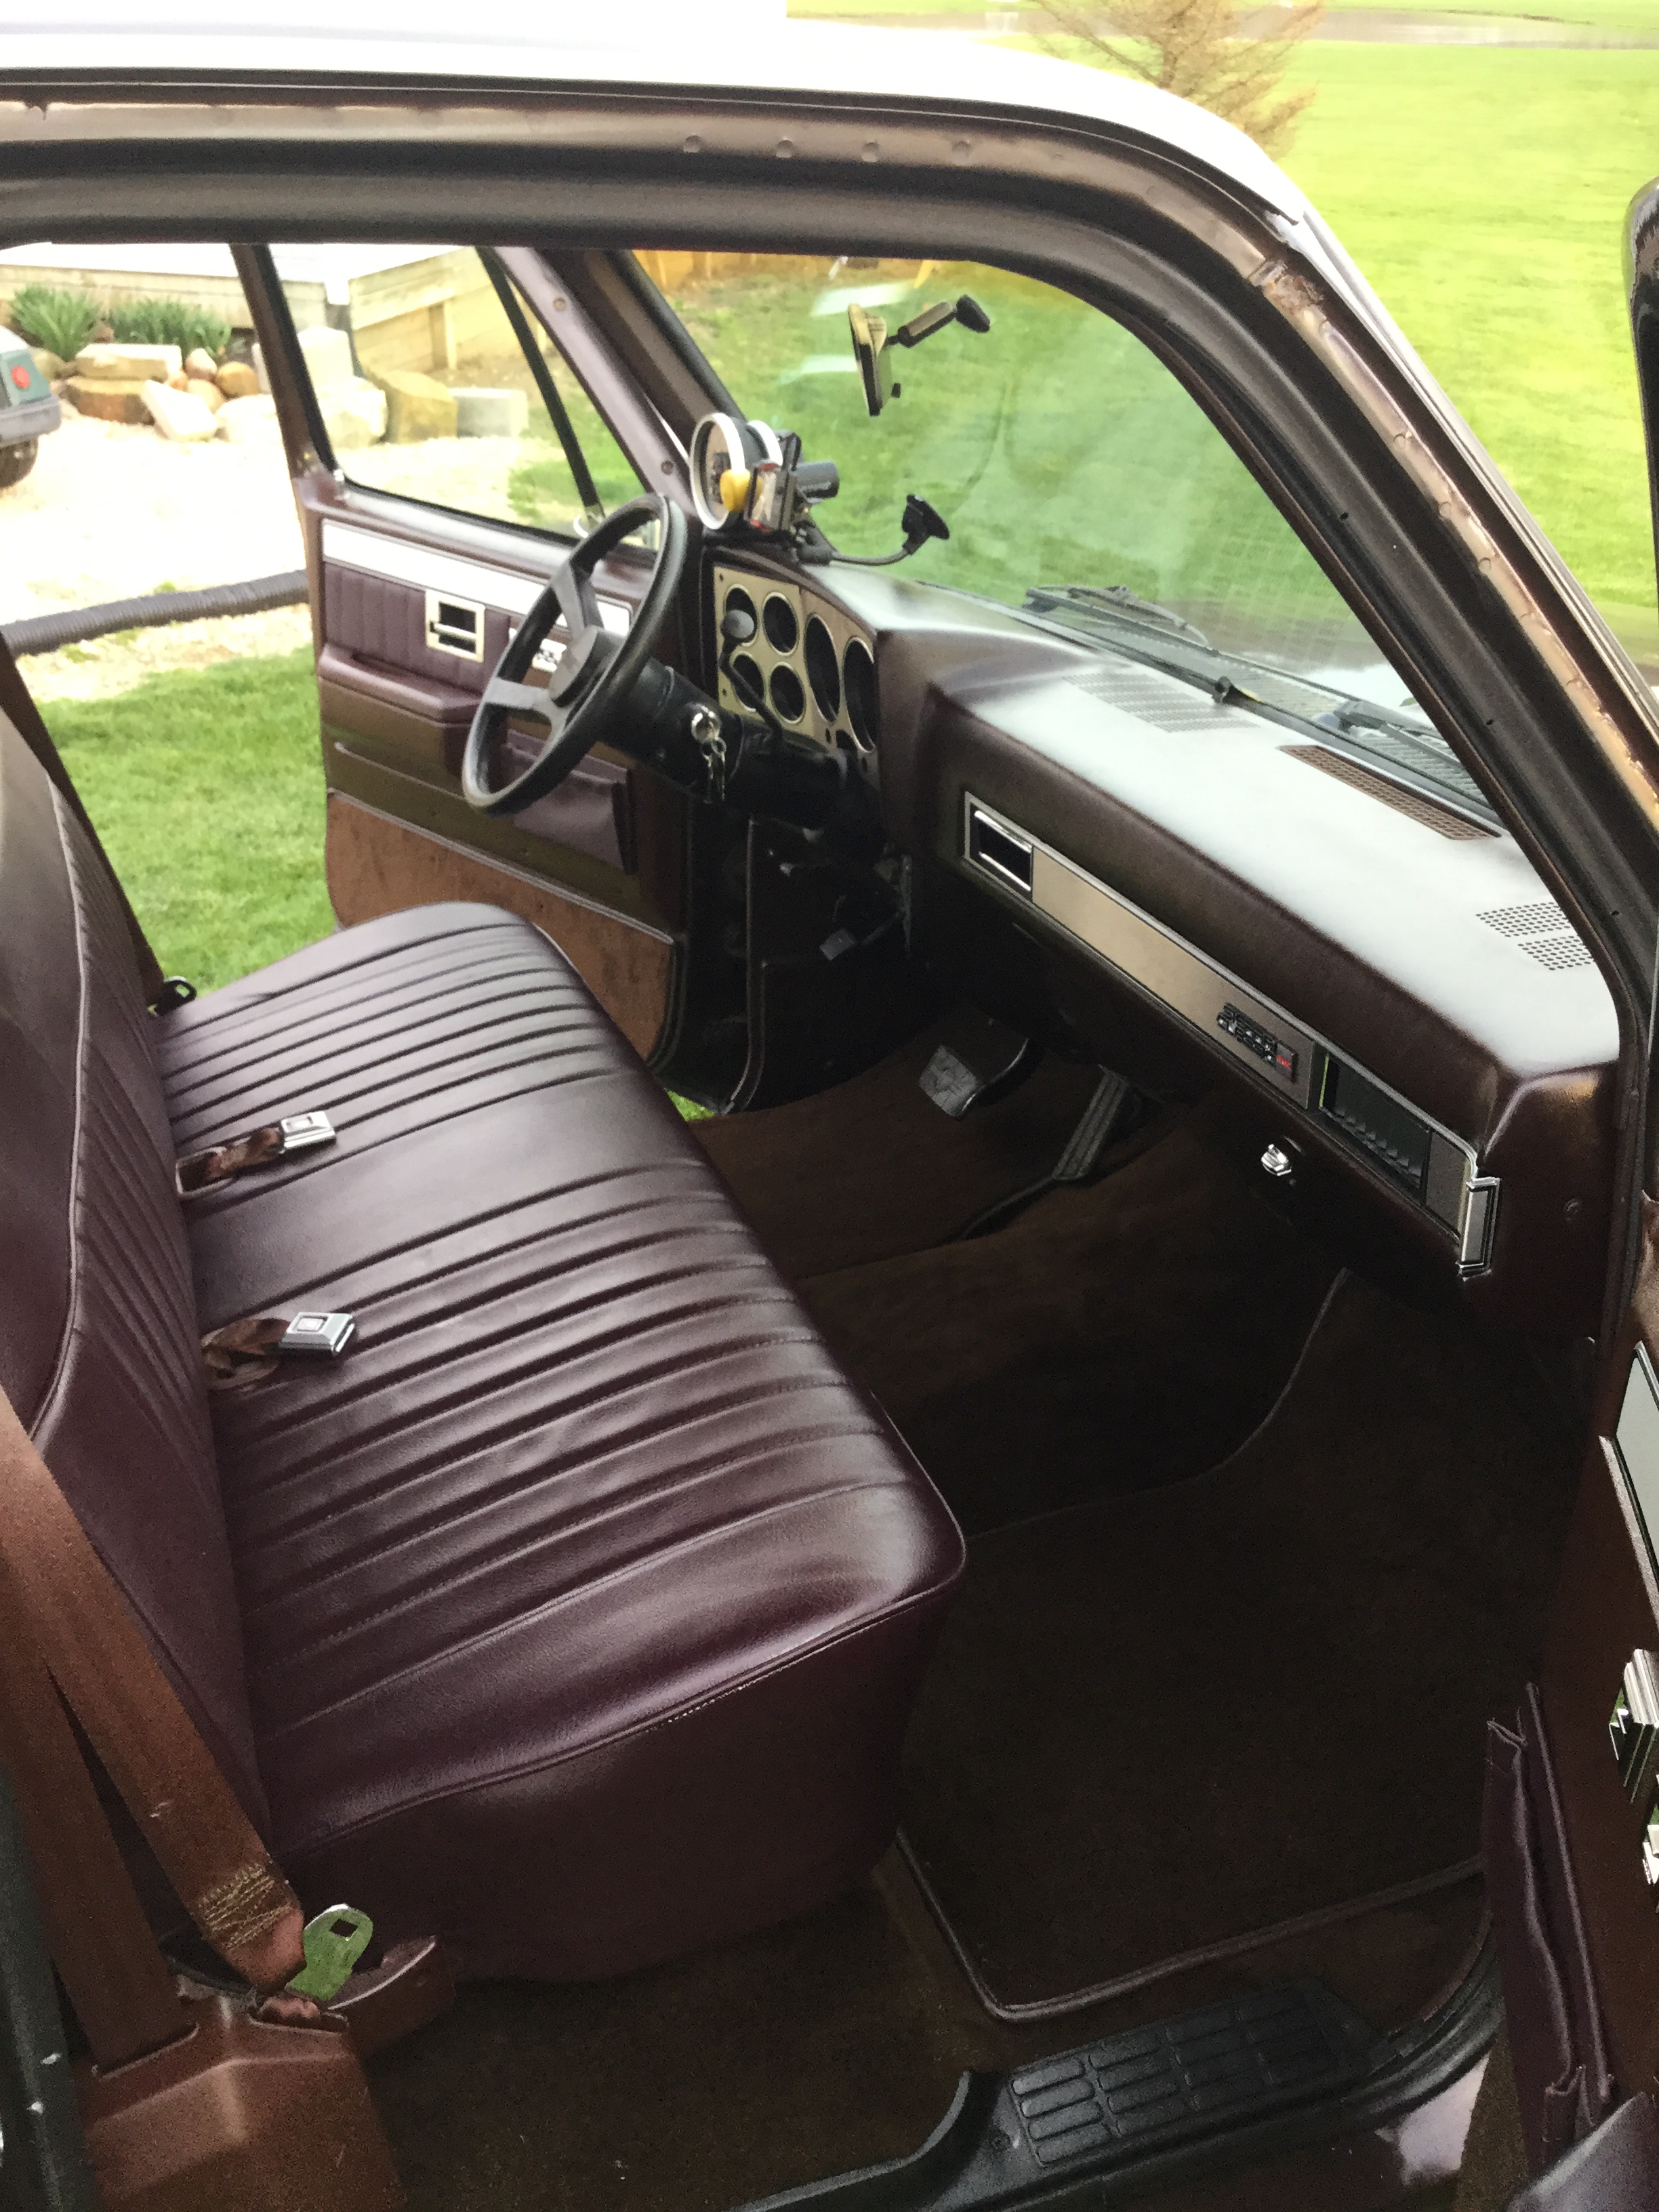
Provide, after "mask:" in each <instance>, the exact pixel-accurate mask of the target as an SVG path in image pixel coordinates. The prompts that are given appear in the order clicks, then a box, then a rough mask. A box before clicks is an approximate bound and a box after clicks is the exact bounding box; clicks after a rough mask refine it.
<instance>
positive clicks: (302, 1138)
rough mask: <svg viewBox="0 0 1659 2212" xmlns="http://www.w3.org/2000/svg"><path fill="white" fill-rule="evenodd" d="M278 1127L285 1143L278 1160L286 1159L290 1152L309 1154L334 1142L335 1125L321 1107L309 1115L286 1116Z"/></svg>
mask: <svg viewBox="0 0 1659 2212" xmlns="http://www.w3.org/2000/svg"><path fill="white" fill-rule="evenodd" d="M276 1127H278V1128H279V1129H280V1130H281V1131H282V1133H283V1141H282V1145H281V1147H280V1149H279V1150H278V1152H277V1153H276V1158H278V1159H279V1160H281V1159H286V1158H288V1156H289V1153H290V1152H311V1151H312V1150H313V1149H314V1147H315V1146H318V1145H331V1144H332V1143H333V1142H334V1136H335V1130H334V1124H333V1122H332V1121H330V1120H329V1118H328V1116H327V1115H326V1114H325V1113H324V1112H323V1110H322V1109H321V1108H320V1107H318V1108H315V1109H313V1111H312V1112H311V1113H309V1114H284V1115H283V1118H282V1120H281V1121H279V1122H278V1123H277V1124H276Z"/></svg>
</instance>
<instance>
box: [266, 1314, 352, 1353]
mask: <svg viewBox="0 0 1659 2212" xmlns="http://www.w3.org/2000/svg"><path fill="white" fill-rule="evenodd" d="M356 1333H357V1320H356V1315H355V1314H349V1313H298V1314H295V1316H294V1318H293V1320H292V1321H290V1322H289V1325H288V1327H287V1328H285V1329H284V1330H283V1334H281V1336H279V1337H278V1338H277V1340H276V1353H277V1357H278V1358H282V1359H287V1358H295V1357H297V1358H311V1359H337V1358H338V1357H339V1355H340V1354H341V1352H343V1351H344V1350H345V1348H346V1346H347V1345H349V1343H350V1341H351V1340H352V1338H353V1337H354V1336H355V1335H356Z"/></svg>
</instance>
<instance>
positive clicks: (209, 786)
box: [23, 651, 334, 991]
mask: <svg viewBox="0 0 1659 2212" xmlns="http://www.w3.org/2000/svg"><path fill="white" fill-rule="evenodd" d="M23 673H24V676H25V677H26V678H27V674H28V663H27V661H25V662H24V663H23ZM41 711H42V713H43V714H44V715H45V717H46V725H47V727H48V728H49V729H50V730H51V732H52V736H53V738H55V739H56V740H57V743H58V749H59V750H60V751H61V752H62V754H63V756H64V765H65V766H66V767H67V768H68V769H69V772H70V775H71V776H72V777H73V778H74V780H75V784H76V789H77V790H78V791H79V792H80V793H81V795H82V799H84V800H85V802H86V806H87V811H88V813H89V814H90V815H91V817H92V818H93V820H94V822H95V823H97V825H98V834H99V836H100V837H101V838H102V839H103V841H104V843H105V845H106V848H107V849H108V852H109V856H110V859H111V860H112V862H113V863H114V866H115V871H116V873H117V874H118V876H119V877H120V878H121V881H122V882H123V884H125V886H126V890H127V896H129V897H130V898H131V901H132V903H133V906H134V908H136V909H137V915H138V918H139V920H140V921H142V922H143V926H144V929H145V932H146V933H147V934H148V936H149V940H150V942H151V944H152V945H154V946H155V955H156V957H157V958H158V959H159V960H160V962H161V966H162V969H163V970H164V971H165V972H166V973H167V975H188V976H189V977H190V979H191V981H192V982H193V983H194V984H195V985H196V987H197V989H198V990H202V991H209V990H211V989H212V988H213V987H215V985H216V984H219V983H228V982H229V981H231V980H232V979H233V977H234V976H237V975H246V974H247V972H248V971H249V969H253V968H258V967H263V966H264V963H266V962H267V961H269V960H275V959H276V958H278V957H280V956H281V955H282V954H283V953H284V952H291V951H293V950H294V949H295V946H296V945H308V944H310V943H311V942H312V940H313V939H316V938H319V937H324V936H326V935H327V933H328V932H329V931H330V930H331V928H332V927H333V926H334V916H333V914H332V912H331V909H330V907H329V902H328V893H327V891H326V890H325V888H324V884H323V768H322V757H321V752H320V750H319V741H318V731H317V687H316V683H315V680H314V678H313V673H312V661H311V655H310V653H308V652H303V651H302V652H300V653H283V654H281V655H279V656H276V657H272V658H268V659H249V660H242V661H232V662H228V663H226V664H225V665H223V666H221V667H217V668H206V669H200V670H191V671H180V672H179V673H177V674H173V675H167V676H153V677H150V678H148V679H147V680H146V681H145V682H144V683H143V684H138V685H137V686H136V687H135V689H134V690H131V691H125V692H122V693H121V694H120V695H119V696H117V697H115V698H110V699H75V700H70V699H49V700H47V701H46V703H45V705H44V706H43V708H42V709H41Z"/></svg>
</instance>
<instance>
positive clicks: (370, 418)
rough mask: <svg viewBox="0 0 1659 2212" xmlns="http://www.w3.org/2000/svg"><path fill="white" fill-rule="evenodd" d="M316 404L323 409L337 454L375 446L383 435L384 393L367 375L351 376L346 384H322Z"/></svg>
mask: <svg viewBox="0 0 1659 2212" xmlns="http://www.w3.org/2000/svg"><path fill="white" fill-rule="evenodd" d="M317 404H318V406H319V408H320V409H321V410H322V416H323V427H324V428H325V429H326V431H327V432H328V435H329V442H330V444H331V445H332V447H333V448H334V450H335V452H336V453H355V452H356V451H357V450H358V449H359V448H360V447H363V446H377V445H379V443H380V440H381V439H382V438H384V437H385V435H386V394H385V392H382V391H381V389H380V386H379V385H378V384H371V383H370V382H369V381H368V378H367V377H362V376H354V377H353V378H352V379H351V380H350V381H349V383H344V384H325V385H323V386H320V387H319V391H318V393H317Z"/></svg>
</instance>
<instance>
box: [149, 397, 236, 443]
mask: <svg viewBox="0 0 1659 2212" xmlns="http://www.w3.org/2000/svg"><path fill="white" fill-rule="evenodd" d="M144 404H145V406H146V407H147V408H148V409H149V416H150V420H151V421H152V422H154V423H155V427H156V428H157V429H158V430H159V431H160V432H161V435H162V436H163V437H164V438H171V439H173V441H175V443H177V444H179V445H181V446H187V445H191V444H192V443H193V442H194V441H197V439H201V438H210V437H212V435H214V432H215V431H216V429H217V428H218V425H217V423H216V422H215V421H214V419H213V410H212V409H211V408H210V406H208V405H207V404H206V403H205V401H204V400H200V399H197V398H194V397H193V395H192V394H191V393H190V392H175V391H174V390H173V386H171V385H170V384H155V383H151V384H147V385H146V386H144Z"/></svg>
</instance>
